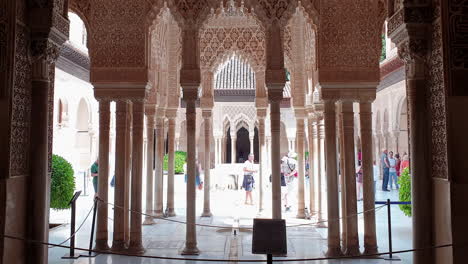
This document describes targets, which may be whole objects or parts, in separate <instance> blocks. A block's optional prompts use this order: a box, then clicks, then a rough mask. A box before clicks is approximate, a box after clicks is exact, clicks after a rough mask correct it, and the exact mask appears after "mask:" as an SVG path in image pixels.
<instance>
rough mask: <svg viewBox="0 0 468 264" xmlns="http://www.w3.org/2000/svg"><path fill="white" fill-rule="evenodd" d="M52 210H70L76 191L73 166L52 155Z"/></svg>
mask: <svg viewBox="0 0 468 264" xmlns="http://www.w3.org/2000/svg"><path fill="white" fill-rule="evenodd" d="M50 185H51V186H50V208H53V209H68V208H70V206H69V204H68V203H69V202H70V200H71V198H72V197H73V194H74V191H75V177H74V172H73V168H72V165H71V164H70V163H69V162H68V161H67V160H66V159H64V158H62V157H60V156H58V155H55V154H54V155H52V179H51V183H50Z"/></svg>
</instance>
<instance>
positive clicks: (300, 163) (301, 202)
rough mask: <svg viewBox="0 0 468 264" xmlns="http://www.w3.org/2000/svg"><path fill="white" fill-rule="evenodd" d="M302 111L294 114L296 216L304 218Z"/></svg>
mask: <svg viewBox="0 0 468 264" xmlns="http://www.w3.org/2000/svg"><path fill="white" fill-rule="evenodd" d="M304 116H305V114H304V113H301V114H299V115H297V114H296V140H297V166H298V167H297V173H298V176H297V178H298V188H297V196H298V197H297V218H305V216H306V214H305V198H304V196H305V192H304V181H305V178H304V177H305V173H304V168H305V165H304V160H305V159H304V152H305V151H304V134H305V131H304V129H305V128H304V126H305V124H304Z"/></svg>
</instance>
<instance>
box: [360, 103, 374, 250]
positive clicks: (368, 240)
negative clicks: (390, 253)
mask: <svg viewBox="0 0 468 264" xmlns="http://www.w3.org/2000/svg"><path fill="white" fill-rule="evenodd" d="M371 111H372V106H371V103H370V102H361V103H360V104H359V115H360V124H361V146H362V149H361V151H362V173H363V179H364V182H363V194H364V211H365V212H366V213H365V214H364V254H374V253H377V237H376V230H375V211H374V208H375V194H374V170H373V161H372V112H371Z"/></svg>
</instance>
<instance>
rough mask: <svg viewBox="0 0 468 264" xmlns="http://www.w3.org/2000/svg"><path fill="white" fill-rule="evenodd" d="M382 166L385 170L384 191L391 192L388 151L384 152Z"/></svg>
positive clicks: (381, 159) (381, 160)
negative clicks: (389, 186)
mask: <svg viewBox="0 0 468 264" xmlns="http://www.w3.org/2000/svg"><path fill="white" fill-rule="evenodd" d="M380 165H381V167H382V170H383V180H382V191H384V192H389V191H390V190H389V189H388V177H389V169H390V165H389V163H388V158H387V150H386V149H384V150H383V151H382V156H381V157H380Z"/></svg>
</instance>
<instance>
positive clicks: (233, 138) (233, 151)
mask: <svg viewBox="0 0 468 264" xmlns="http://www.w3.org/2000/svg"><path fill="white" fill-rule="evenodd" d="M236 146H237V137H236V136H235V134H232V133H231V163H232V164H235V163H237V160H236V156H237V152H236Z"/></svg>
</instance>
